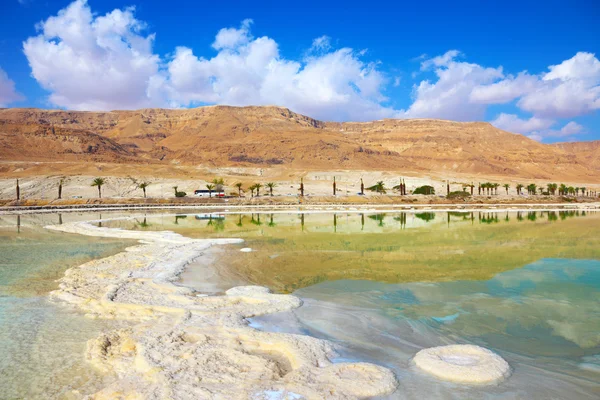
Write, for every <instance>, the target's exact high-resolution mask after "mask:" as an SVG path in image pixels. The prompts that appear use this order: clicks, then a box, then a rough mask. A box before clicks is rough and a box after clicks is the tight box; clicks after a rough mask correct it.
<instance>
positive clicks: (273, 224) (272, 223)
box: [269, 214, 276, 228]
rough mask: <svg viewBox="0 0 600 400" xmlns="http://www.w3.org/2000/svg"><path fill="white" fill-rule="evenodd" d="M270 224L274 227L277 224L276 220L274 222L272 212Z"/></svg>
mask: <svg viewBox="0 0 600 400" xmlns="http://www.w3.org/2000/svg"><path fill="white" fill-rule="evenodd" d="M269 226H270V227H271V228H272V227H274V226H276V224H275V222H273V214H271V219H270V221H269Z"/></svg>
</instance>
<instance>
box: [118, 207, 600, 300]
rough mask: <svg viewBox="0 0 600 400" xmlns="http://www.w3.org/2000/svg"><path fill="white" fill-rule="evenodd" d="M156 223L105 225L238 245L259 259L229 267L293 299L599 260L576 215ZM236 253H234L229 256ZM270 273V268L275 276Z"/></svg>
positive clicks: (592, 215)
mask: <svg viewBox="0 0 600 400" xmlns="http://www.w3.org/2000/svg"><path fill="white" fill-rule="evenodd" d="M183 217H184V216H183V215H179V216H177V217H176V218H175V220H173V219H169V218H164V217H153V216H148V217H147V220H146V219H144V223H143V225H144V226H142V224H139V222H138V223H136V222H135V221H131V220H120V221H109V222H107V224H109V225H111V226H118V227H122V228H125V229H150V230H174V231H177V232H179V233H181V234H183V235H186V236H190V237H200V238H202V237H239V238H243V239H245V241H246V243H245V244H244V246H247V247H252V248H253V249H254V250H255V251H253V252H252V253H251V255H244V256H241V255H240V253H239V252H237V251H231V252H225V253H224V254H223V255H222V256H221V257H222V258H223V260H222V261H223V262H222V264H223V265H228V266H229V268H231V269H232V270H233V271H235V274H236V275H237V276H242V277H244V279H247V280H248V281H249V282H250V283H255V284H259V285H265V286H269V287H271V288H272V289H273V290H276V291H279V292H293V291H294V290H297V289H298V288H301V287H306V286H309V285H312V284H314V283H316V282H323V281H332V280H338V279H367V280H373V281H381V282H389V283H397V282H415V281H450V280H456V279H470V280H479V279H490V278H491V277H492V276H494V275H495V274H497V273H499V272H503V271H508V270H512V269H515V268H520V267H522V266H524V265H527V264H529V263H532V262H535V261H537V260H540V259H542V258H547V257H556V258H575V259H583V258H589V259H600V214H599V213H597V212H585V213H583V212H578V211H575V210H573V211H570V210H569V211H554V212H553V211H549V212H547V211H529V212H516V213H511V212H508V213H507V212H506V211H501V212H494V211H489V212H488V211H481V212H479V211H476V212H470V211H469V212H460V211H453V212H448V213H434V212H421V213H410V212H399V213H330V214H325V213H322V214H304V213H301V214H297V213H294V214H283V213H268V214H261V213H253V214H235V215H234V214H197V215H195V218H187V219H185V218H183ZM230 248H234V249H235V246H233V247H230ZM267 266H268V267H267Z"/></svg>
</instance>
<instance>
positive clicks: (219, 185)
mask: <svg viewBox="0 0 600 400" xmlns="http://www.w3.org/2000/svg"><path fill="white" fill-rule="evenodd" d="M134 182H135V181H134ZM400 182H401V183H400V184H399V185H396V186H394V187H393V188H392V189H394V190H397V191H400V194H402V195H405V194H406V184H405V183H404V180H402V179H401V180H400ZM105 184H106V179H105V178H102V177H97V178H94V180H93V181H92V184H91V186H93V187H96V188H98V197H99V198H102V186H104V185H105ZM136 184H137V188H138V189H141V190H142V191H143V193H144V198H146V189H147V188H148V186H150V185H151V182H148V181H143V182H139V183H137V182H136ZM63 185H64V179H60V180H59V182H58V199H61V198H62V191H63ZM336 185H337V184H336V181H335V177H334V180H333V190H334V192H333V193H334V195H335V194H336V189H337V186H336ZM234 186H235V187H236V188H237V190H238V196H240V197H241V196H242V192H244V185H243V184H242V183H241V182H238V183H236V184H234ZM276 186H277V184H276V183H275V182H268V183H266V184H264V185H263V184H261V183H254V184H252V185H250V186H248V188H247V189H248V190H250V193H251V195H252V197H254V192H256V196H260V189H262V188H263V187H267V188H268V189H269V194H270V195H271V196H273V189H274V188H275V187H276ZM447 186H448V191H449V190H450V183H449V182H448V183H447ZM462 186H463V191H466V188H470V189H471V194H473V188H474V187H475V185H474V184H463V185H462ZM500 186H502V187H504V189H505V190H506V194H507V195H508V191H509V189H510V184H508V183H505V184H503V185H500V184H499V183H492V182H485V183H479V185H478V193H479V194H480V195H481V194H482V193H483V194H485V193H486V192H487V194H488V195H490V194H498V188H499V187H500ZM224 187H225V181H224V180H223V178H215V179H213V180H212V182H211V183H208V184H206V188H207V189H208V191H209V197H212V192H213V191H215V192H222V191H223V189H224ZM515 188H516V190H517V194H518V195H521V194H522V193H523V188H526V189H527V193H528V194H530V195H536V194H538V193H539V194H540V195H541V194H546V195H556V193H557V192H558V194H559V195H561V196H568V195H571V196H579V195H580V193H581V195H582V196H592V197H595V196H597V194H598V193H597V192H596V191H591V190H588V188H586V187H573V186H567V185H565V184H564V183H562V184H560V185H558V184H556V183H549V184H547V185H546V187H545V188H544V187H543V186H538V185H536V184H535V183H530V184H529V185H527V186H525V185H523V184H521V183H519V184H517V185H516V186H515ZM364 190H365V186H364V183H363V180H362V178H361V180H360V193H361V194H364ZM367 190H370V191H373V192H377V193H380V194H384V193H386V192H387V188H386V186H385V182H383V181H378V182H377V183H376V184H375V185H373V186H370V187H368V188H367ZM299 191H300V196H302V197H303V196H304V180H303V178H300V188H299ZM175 193H176V195H177V189H175ZM16 197H17V200H20V199H21V188H20V185H19V180H18V179H17V182H16Z"/></svg>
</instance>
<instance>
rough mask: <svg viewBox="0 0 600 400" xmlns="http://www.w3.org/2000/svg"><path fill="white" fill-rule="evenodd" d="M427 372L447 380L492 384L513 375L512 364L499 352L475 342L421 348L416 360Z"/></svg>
mask: <svg viewBox="0 0 600 400" xmlns="http://www.w3.org/2000/svg"><path fill="white" fill-rule="evenodd" d="M413 361H414V363H415V365H416V366H417V367H419V368H420V369H422V370H423V371H425V372H427V373H429V374H431V375H433V376H435V377H437V378H440V379H443V380H446V381H451V382H457V383H466V384H490V383H495V382H499V381H502V380H504V379H505V378H507V377H508V376H509V375H510V366H509V365H508V363H507V362H506V361H505V360H504V359H503V358H502V357H500V356H499V355H498V354H496V353H494V352H492V351H491V350H488V349H486V348H483V347H480V346H474V345H464V344H461V345H451V346H440V347H432V348H429V349H424V350H421V351H419V352H418V353H417V355H416V356H415V358H414V359H413Z"/></svg>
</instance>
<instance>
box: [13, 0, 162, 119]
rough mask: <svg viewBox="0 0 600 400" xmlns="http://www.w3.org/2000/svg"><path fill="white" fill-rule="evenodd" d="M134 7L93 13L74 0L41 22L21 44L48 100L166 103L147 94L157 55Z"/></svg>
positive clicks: (72, 104) (64, 103)
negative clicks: (97, 13)
mask: <svg viewBox="0 0 600 400" xmlns="http://www.w3.org/2000/svg"><path fill="white" fill-rule="evenodd" d="M133 12H134V10H133V9H132V8H128V9H125V10H118V9H116V10H114V11H112V12H110V13H108V14H106V15H104V16H94V15H93V14H92V12H91V10H90V8H89V6H88V5H87V3H86V1H85V0H76V1H74V2H73V3H71V4H70V5H69V6H68V7H67V8H65V9H63V10H61V11H60V12H59V13H58V15H57V16H53V17H50V18H48V19H47V20H46V21H44V22H42V23H40V24H39V29H40V31H41V33H40V34H39V35H38V36H35V37H30V38H29V39H27V40H26V41H25V42H24V43H23V49H24V52H25V55H26V56H27V59H28V61H29V65H30V66H31V69H32V75H33V77H34V78H35V79H36V80H37V81H38V82H39V83H40V84H41V85H42V86H43V87H44V88H45V89H46V90H48V91H50V92H51V94H50V102H51V103H53V104H55V105H57V106H59V107H65V108H69V109H85V110H108V109H118V108H141V107H148V106H157V105H166V103H165V102H164V101H162V100H161V99H155V98H151V97H150V93H148V89H149V83H150V82H151V81H153V80H156V77H157V75H158V74H159V63H160V58H159V57H158V56H157V55H155V54H153V53H152V42H153V40H154V35H148V36H143V35H141V34H140V31H141V30H142V29H143V28H144V23H142V22H141V21H138V20H137V19H135V17H134V15H133Z"/></svg>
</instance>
